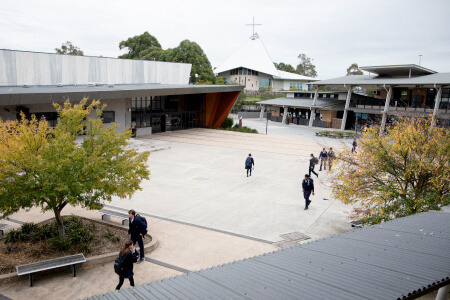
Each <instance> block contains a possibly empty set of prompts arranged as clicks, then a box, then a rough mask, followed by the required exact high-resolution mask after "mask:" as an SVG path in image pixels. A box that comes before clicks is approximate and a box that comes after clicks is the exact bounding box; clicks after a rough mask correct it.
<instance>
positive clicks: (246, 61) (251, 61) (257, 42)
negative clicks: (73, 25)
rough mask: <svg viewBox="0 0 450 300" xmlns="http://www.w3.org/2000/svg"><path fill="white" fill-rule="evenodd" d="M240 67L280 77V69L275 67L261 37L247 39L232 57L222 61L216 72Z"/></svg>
mask: <svg viewBox="0 0 450 300" xmlns="http://www.w3.org/2000/svg"><path fill="white" fill-rule="evenodd" d="M240 67H243V68H247V69H252V70H255V71H258V72H261V73H265V74H269V75H272V76H277V77H280V73H279V71H278V70H277V68H275V65H274V64H273V61H272V59H271V58H270V55H269V53H268V52H267V50H266V48H265V47H264V44H263V42H262V40H261V39H260V38H256V39H254V40H252V39H249V40H247V41H246V42H245V43H244V44H243V45H242V46H241V47H239V48H238V49H237V50H236V51H235V52H234V53H233V54H232V55H231V56H230V57H228V58H227V59H226V60H225V61H224V62H223V63H221V64H220V65H219V66H218V67H217V68H216V69H215V70H214V73H217V74H218V73H222V72H226V71H229V70H233V69H236V68H240Z"/></svg>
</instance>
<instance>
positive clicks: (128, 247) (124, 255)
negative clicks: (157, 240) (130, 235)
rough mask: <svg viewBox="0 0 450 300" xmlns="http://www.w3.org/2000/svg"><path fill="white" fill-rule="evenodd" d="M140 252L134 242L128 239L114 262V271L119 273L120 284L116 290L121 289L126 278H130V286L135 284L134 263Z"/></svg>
mask: <svg viewBox="0 0 450 300" xmlns="http://www.w3.org/2000/svg"><path fill="white" fill-rule="evenodd" d="M138 257H139V254H138V253H137V251H136V248H134V246H133V242H131V241H128V242H125V244H124V245H123V247H122V250H120V252H119V257H118V258H117V259H116V261H115V262H114V272H116V274H117V275H119V284H118V285H117V286H116V290H120V288H121V287H122V285H123V282H124V280H125V278H128V279H129V280H130V286H134V278H133V275H134V274H133V263H135V262H137V259H138Z"/></svg>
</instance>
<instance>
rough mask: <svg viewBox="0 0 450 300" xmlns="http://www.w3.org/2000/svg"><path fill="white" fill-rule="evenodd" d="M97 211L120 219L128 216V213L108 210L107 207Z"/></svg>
mask: <svg viewBox="0 0 450 300" xmlns="http://www.w3.org/2000/svg"><path fill="white" fill-rule="evenodd" d="M98 212H99V213H102V214H105V215H109V216H113V217H117V218H120V219H128V218H129V217H128V214H126V213H121V212H117V211H113V210H109V209H100V210H99V211H98Z"/></svg>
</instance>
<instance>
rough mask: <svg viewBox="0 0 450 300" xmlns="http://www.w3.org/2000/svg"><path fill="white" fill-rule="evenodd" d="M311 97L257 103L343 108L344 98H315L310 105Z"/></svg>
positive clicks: (285, 98)
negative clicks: (314, 101) (314, 102)
mask: <svg viewBox="0 0 450 300" xmlns="http://www.w3.org/2000/svg"><path fill="white" fill-rule="evenodd" d="M312 103H313V99H310V98H309V99H302V98H287V97H282V98H275V99H270V100H264V101H259V102H258V104H262V105H274V106H287V107H299V108H308V109H309V108H311V107H312V108H327V107H337V108H342V109H344V105H345V100H344V101H342V100H332V99H317V102H316V105H312Z"/></svg>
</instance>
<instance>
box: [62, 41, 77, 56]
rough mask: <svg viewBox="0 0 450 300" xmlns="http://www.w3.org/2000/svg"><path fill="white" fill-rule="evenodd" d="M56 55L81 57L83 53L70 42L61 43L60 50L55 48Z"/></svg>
mask: <svg viewBox="0 0 450 300" xmlns="http://www.w3.org/2000/svg"><path fill="white" fill-rule="evenodd" d="M55 50H56V53H59V54H70V55H80V56H83V55H84V53H83V51H81V50H80V48H78V47H76V46H74V45H73V44H72V43H71V42H69V41H67V42H65V43H62V45H61V48H55Z"/></svg>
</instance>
